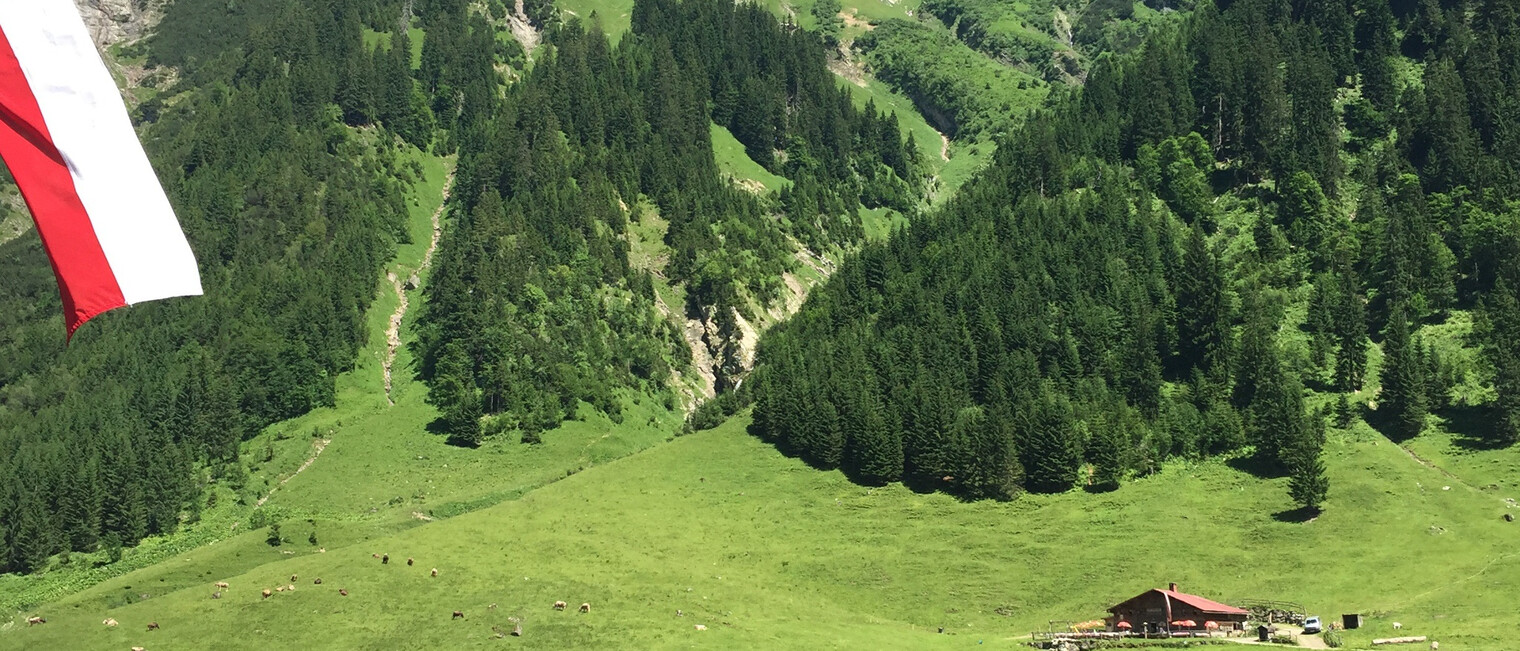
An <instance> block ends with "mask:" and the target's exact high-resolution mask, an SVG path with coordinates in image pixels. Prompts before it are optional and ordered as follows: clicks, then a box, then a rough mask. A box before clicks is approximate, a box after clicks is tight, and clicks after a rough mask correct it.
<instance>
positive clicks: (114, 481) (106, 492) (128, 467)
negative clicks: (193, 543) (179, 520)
mask: <svg viewBox="0 0 1520 651" xmlns="http://www.w3.org/2000/svg"><path fill="white" fill-rule="evenodd" d="M102 452H103V453H102V456H101V465H100V479H101V481H100V483H101V492H100V494H101V505H100V512H101V518H100V526H101V530H102V531H104V532H107V533H110V534H114V535H115V536H116V540H118V541H120V543H121V544H125V545H134V544H136V543H137V541H139V540H142V538H143V536H144V535H147V531H148V514H147V510H146V505H145V504H144V503H143V486H142V483H141V482H142V479H141V477H142V471H141V469H140V467H139V465H138V461H137V453H136V451H135V450H133V446H132V442H131V441H130V440H129V439H128V438H127V437H126V435H124V434H120V433H115V434H108V435H107V436H106V441H105V447H104V449H103V451H102Z"/></svg>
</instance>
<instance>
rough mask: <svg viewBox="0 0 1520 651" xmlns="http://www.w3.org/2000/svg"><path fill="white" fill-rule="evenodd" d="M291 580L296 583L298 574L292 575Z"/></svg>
mask: <svg viewBox="0 0 1520 651" xmlns="http://www.w3.org/2000/svg"><path fill="white" fill-rule="evenodd" d="M290 582H291V583H295V582H296V575H294V574H292V575H290Z"/></svg>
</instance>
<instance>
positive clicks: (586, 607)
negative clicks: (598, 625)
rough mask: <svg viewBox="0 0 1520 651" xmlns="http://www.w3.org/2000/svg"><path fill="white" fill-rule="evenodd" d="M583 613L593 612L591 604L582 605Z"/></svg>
mask: <svg viewBox="0 0 1520 651" xmlns="http://www.w3.org/2000/svg"><path fill="white" fill-rule="evenodd" d="M581 612H583V613H589V612H591V604H589V603H583V604H581Z"/></svg>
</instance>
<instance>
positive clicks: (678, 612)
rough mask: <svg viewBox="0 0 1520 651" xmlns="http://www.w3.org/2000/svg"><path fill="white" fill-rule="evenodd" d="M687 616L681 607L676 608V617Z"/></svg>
mask: <svg viewBox="0 0 1520 651" xmlns="http://www.w3.org/2000/svg"><path fill="white" fill-rule="evenodd" d="M685 616H686V613H683V612H681V609H680V608H677V609H676V617H685Z"/></svg>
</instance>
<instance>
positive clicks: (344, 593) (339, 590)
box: [338, 588, 348, 597]
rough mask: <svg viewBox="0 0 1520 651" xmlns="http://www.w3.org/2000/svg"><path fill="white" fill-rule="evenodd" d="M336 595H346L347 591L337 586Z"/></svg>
mask: <svg viewBox="0 0 1520 651" xmlns="http://www.w3.org/2000/svg"><path fill="white" fill-rule="evenodd" d="M338 596H340V597H347V596H348V591H347V590H344V589H343V588H338Z"/></svg>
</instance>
